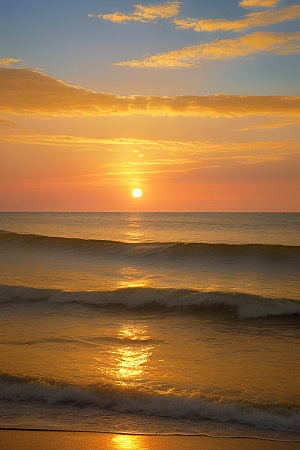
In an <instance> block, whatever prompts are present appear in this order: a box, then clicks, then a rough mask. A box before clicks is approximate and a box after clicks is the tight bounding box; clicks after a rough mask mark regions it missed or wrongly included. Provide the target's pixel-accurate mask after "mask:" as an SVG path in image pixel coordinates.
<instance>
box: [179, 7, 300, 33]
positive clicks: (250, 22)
mask: <svg viewBox="0 0 300 450" xmlns="http://www.w3.org/2000/svg"><path fill="white" fill-rule="evenodd" d="M299 17H300V6H299V5H293V6H287V7H286V8H283V9H278V10H274V9H269V10H268V11H261V12H254V13H250V14H246V15H245V16H243V18H242V19H239V20H227V19H192V18H191V17H188V18H187V19H182V20H179V19H174V21H173V23H175V25H176V28H183V29H185V30H186V29H190V28H192V29H193V30H195V31H216V30H223V31H237V32H238V31H242V30H247V29H250V28H254V27H262V26H267V25H272V24H275V23H279V22H285V21H287V20H296V19H299Z"/></svg>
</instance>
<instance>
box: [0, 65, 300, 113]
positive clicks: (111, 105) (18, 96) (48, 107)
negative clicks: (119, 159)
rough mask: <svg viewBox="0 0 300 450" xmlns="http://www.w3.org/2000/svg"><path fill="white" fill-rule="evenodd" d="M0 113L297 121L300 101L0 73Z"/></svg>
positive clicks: (31, 73) (19, 71)
mask: <svg viewBox="0 0 300 450" xmlns="http://www.w3.org/2000/svg"><path fill="white" fill-rule="evenodd" d="M0 81H1V86H2V89H1V94H0V95H1V98H0V111H2V112H6V113H12V114H22V115H28V116H55V117H59V116H62V117H86V116H128V115H138V114H142V115H149V116H198V117H213V118H217V117H241V116H249V115H259V116H264V115H271V116H289V117H298V116H299V114H300V98H299V97H287V96H249V95H226V94H214V95H203V96H197V95H182V96H177V97H171V96H154V95H124V96H121V95H117V94H111V93H104V92H97V91H94V90H89V89H84V88H82V87H79V86H72V85H69V84H66V83H64V82H63V81H61V80H58V79H57V78H53V77H50V76H48V75H46V74H44V73H40V72H36V71H30V70H27V69H10V68H0Z"/></svg>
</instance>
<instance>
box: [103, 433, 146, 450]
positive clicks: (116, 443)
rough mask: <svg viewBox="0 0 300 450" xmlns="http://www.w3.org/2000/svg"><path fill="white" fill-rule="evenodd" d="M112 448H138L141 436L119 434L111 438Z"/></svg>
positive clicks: (127, 449)
mask: <svg viewBox="0 0 300 450" xmlns="http://www.w3.org/2000/svg"><path fill="white" fill-rule="evenodd" d="M111 443H112V448H115V449H116V450H140V449H142V448H143V446H142V437H141V436H131V435H129V434H119V435H117V436H114V437H113V438H112V440H111Z"/></svg>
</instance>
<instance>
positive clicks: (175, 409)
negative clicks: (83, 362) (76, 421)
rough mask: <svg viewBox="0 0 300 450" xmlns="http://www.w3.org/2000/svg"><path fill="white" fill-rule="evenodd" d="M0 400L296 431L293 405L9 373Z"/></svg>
mask: <svg viewBox="0 0 300 450" xmlns="http://www.w3.org/2000/svg"><path fill="white" fill-rule="evenodd" d="M0 400H4V401H10V402H43V403H44V404H48V405H55V404H74V405H76V406H79V407H85V406H95V407H100V408H105V409H111V410H115V411H120V412H126V413H139V414H144V415H148V416H158V417H170V418H175V419H176V418H187V419H210V420H215V421H219V422H230V421H231V422H236V423H242V424H248V425H254V426H256V427H257V428H269V429H274V430H284V431H292V432H299V431H300V425H299V424H300V414H299V413H298V412H297V407H298V405H291V404H288V405H278V404H276V403H275V404H272V403H267V404H261V403H259V402H258V401H257V400H253V401H251V400H248V401H243V400H241V401H238V402H237V401H236V400H234V399H232V400H231V401H228V400H226V401H225V400H222V399H217V400H216V401H212V400H211V399H208V398H207V396H205V395H203V394H201V393H200V392H194V393H192V394H187V393H186V392H178V393H176V392H174V391H165V392H162V391H157V390H154V389H145V388H144V389H142V388H133V387H124V386H120V385H112V384H101V383H94V384H92V385H86V386H84V385H76V384H70V383H67V382H63V381H60V380H55V379H48V378H46V377H37V376H30V375H17V374H13V373H10V372H1V373H0Z"/></svg>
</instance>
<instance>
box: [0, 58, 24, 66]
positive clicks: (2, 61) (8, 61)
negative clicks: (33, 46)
mask: <svg viewBox="0 0 300 450" xmlns="http://www.w3.org/2000/svg"><path fill="white" fill-rule="evenodd" d="M19 61H24V59H15V58H1V59H0V66H7V67H8V66H10V65H11V64H12V63H14V62H19Z"/></svg>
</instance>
